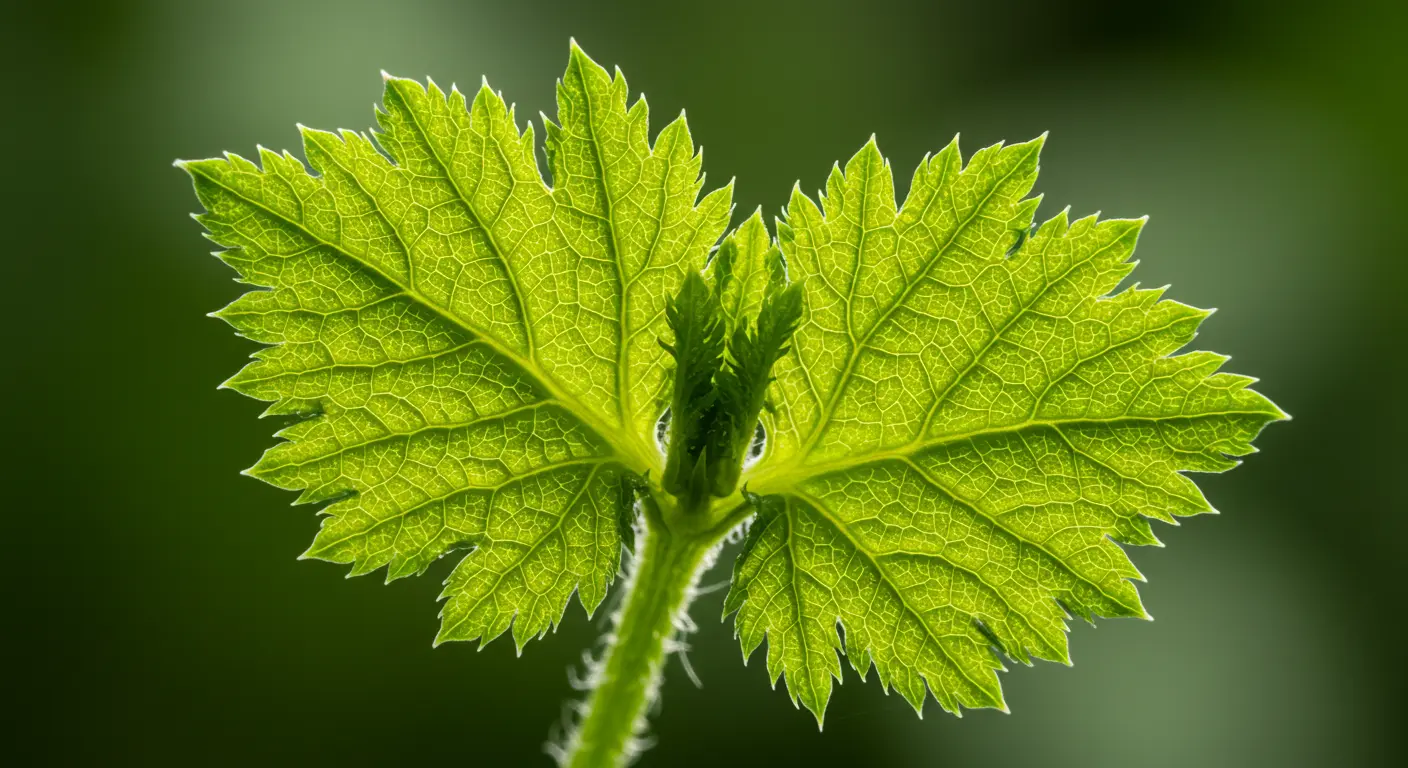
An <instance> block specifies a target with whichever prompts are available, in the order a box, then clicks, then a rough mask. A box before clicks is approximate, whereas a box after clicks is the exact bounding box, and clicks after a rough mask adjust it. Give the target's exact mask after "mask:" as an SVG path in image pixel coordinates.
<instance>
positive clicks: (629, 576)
mask: <svg viewBox="0 0 1408 768" xmlns="http://www.w3.org/2000/svg"><path fill="white" fill-rule="evenodd" d="M641 513H642V510H641V509H640V506H639V504H637V508H636V517H635V520H634V521H633V523H632V527H633V529H634V532H635V541H636V547H637V550H636V552H631V551H630V550H626V551H625V554H624V556H623V558H622V564H621V576H622V578H621V585H620V587H619V589H618V590H617V594H616V595H615V596H614V598H613V601H612V607H611V611H610V613H609V614H608V615H609V620H610V629H609V630H608V631H606V632H605V633H603V634H602V636H601V637H600V638H599V639H598V640H597V642H596V643H595V644H594V646H593V650H589V651H585V652H583V654H582V662H581V668H580V670H579V669H578V668H577V667H575V666H574V667H571V668H569V669H568V670H567V681H568V684H569V685H571V686H572V689H573V690H574V691H579V692H582V693H585V694H586V696H585V698H583V699H581V700H577V699H572V700H569V701H567V702H565V703H564V704H563V708H562V717H561V719H560V720H559V722H557V723H555V724H554V725H553V727H552V729H551V730H550V731H549V734H548V740H547V742H546V743H545V744H543V751H544V752H545V753H546V754H547V755H548V756H549V757H551V758H552V759H553V760H554V761H555V762H556V763H557V764H558V765H560V766H565V765H566V764H567V762H568V760H569V759H570V757H571V755H572V754H573V752H574V751H575V750H576V747H577V746H578V740H579V739H580V738H581V724H582V722H583V721H584V720H585V719H586V717H587V713H588V711H589V710H590V705H589V703H588V702H589V701H590V697H591V692H592V691H593V690H595V689H596V687H597V686H599V685H600V684H601V683H602V679H603V675H604V669H605V666H606V658H607V655H608V654H609V653H610V651H611V649H612V647H613V646H614V645H615V643H616V630H617V628H618V627H619V626H620V623H621V616H622V614H623V612H624V610H625V602H626V601H625V599H624V597H623V596H624V595H628V594H630V592H631V589H632V587H633V586H634V585H635V580H636V576H637V574H638V573H639V570H640V563H639V556H638V554H637V552H640V551H643V550H644V548H645V542H646V537H648V536H649V535H650V533H649V531H648V530H647V529H646V526H645V518H644V515H643V514H641ZM735 530H737V529H735ZM730 535H732V532H730ZM722 548H723V544H722V543H720V544H717V545H715V546H713V547H711V548H710V549H709V551H708V552H707V553H705V555H704V557H703V558H702V560H701V561H700V564H699V567H698V568H696V569H695V571H694V574H693V575H692V576H691V578H690V582H689V585H688V587H686V589H685V594H684V600H683V602H682V603H681V605H680V608H679V611H678V612H677V613H676V614H675V615H674V616H672V617H671V619H670V624H671V627H672V629H673V631H672V633H671V635H670V637H668V638H666V639H665V641H664V651H665V656H667V657H668V656H670V655H677V656H679V658H680V664H681V665H682V666H683V667H684V670H685V674H686V675H687V676H688V677H689V679H690V681H691V682H693V683H694V684H695V686H701V687H702V685H703V683H702V682H701V681H700V679H699V675H698V673H696V672H695V670H694V666H693V665H692V664H690V663H689V656H688V652H689V649H690V646H689V643H688V642H687V641H686V639H685V638H687V637H688V636H689V635H691V634H693V633H695V632H697V631H699V626H698V625H697V624H695V622H694V620H693V619H691V618H690V617H689V606H690V605H691V604H692V603H693V602H694V600H695V598H697V597H699V596H700V595H703V594H708V593H710V592H713V591H716V590H717V589H719V588H720V586H719V585H710V586H709V587H706V588H704V589H701V588H700V587H699V579H700V577H701V576H702V575H703V574H704V572H706V571H708V570H709V569H710V568H712V567H713V566H714V564H715V563H716V562H717V561H718V557H719V551H720V550H721V549H722ZM663 666H664V665H663V664H660V665H657V667H656V668H655V669H654V670H653V671H652V673H651V679H650V680H649V681H648V683H647V686H646V696H645V707H644V711H642V712H641V713H640V715H639V716H638V717H637V718H636V722H635V724H634V725H633V727H632V729H631V738H630V739H629V740H628V741H627V743H626V746H625V750H624V754H623V758H624V760H625V763H626V764H627V765H629V764H631V763H634V762H635V761H636V760H638V759H639V758H640V756H641V754H643V753H644V752H645V751H647V750H649V749H650V748H651V747H652V746H654V744H655V740H654V739H652V738H650V736H649V735H648V733H647V730H648V725H649V723H648V720H649V718H650V717H651V716H653V715H655V714H657V713H658V712H659V710H660V681H661V677H662V674H661V673H662V671H663Z"/></svg>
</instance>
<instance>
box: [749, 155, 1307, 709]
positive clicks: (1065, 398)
mask: <svg viewBox="0 0 1408 768" xmlns="http://www.w3.org/2000/svg"><path fill="white" fill-rule="evenodd" d="M1042 142H1043V139H1038V140H1036V141H1032V142H1028V143H1025V144H1016V145H1013V146H1002V145H998V146H993V147H989V148H987V149H984V150H982V151H980V152H978V153H977V154H976V155H974V156H973V157H972V158H971V159H970V160H969V162H968V164H967V166H966V167H965V166H963V164H962V161H961V158H960V156H959V150H958V144H957V141H956V140H955V142H954V143H952V144H950V145H949V146H948V147H947V148H946V149H944V150H943V151H942V152H939V153H938V154H937V155H935V156H933V157H926V158H925V159H924V161H923V162H922V163H921V164H920V166H919V168H918V170H917V171H916V173H915V175H914V180H913V183H912V185H911V188H910V192H909V195H908V197H907V198H906V200H905V201H904V203H903V204H902V205H901V206H899V207H898V208H897V207H896V203H895V198H894V187H893V179H892V177H891V173H890V167H889V163H888V162H887V161H886V160H885V159H884V158H883V157H882V156H881V154H880V152H879V150H878V148H877V147H876V145H875V142H874V140H873V139H872V140H871V142H870V143H868V144H867V145H866V146H865V147H864V148H863V149H861V151H860V152H859V153H857V154H856V156H855V157H854V158H852V159H851V161H850V162H849V163H847V165H846V169H845V171H844V172H843V171H842V170H841V169H840V168H839V167H837V168H836V169H835V170H833V172H832V173H831V176H830V178H829V179H828V182H827V188H826V191H825V193H824V194H823V195H821V196H820V201H819V204H818V203H814V202H813V201H812V200H811V199H809V198H807V197H806V196H805V195H803V194H802V193H801V192H800V191H798V190H795V189H794V191H793V194H792V198H791V201H790V203H789V205H788V207H787V211H786V217H785V220H784V221H783V222H780V223H779V239H780V242H781V247H782V250H783V253H784V254H785V256H786V263H787V269H788V273H789V276H790V278H791V279H792V280H793V281H794V282H797V283H800V284H801V285H802V286H803V290H804V291H805V293H806V313H805V317H804V318H803V320H802V323H801V326H800V328H799V329H798V330H797V332H796V334H795V335H794V336H793V338H792V346H793V352H792V354H789V355H787V356H786V357H784V358H782V360H780V361H779V362H778V364H777V366H776V369H775V371H774V373H775V375H776V377H777V381H776V383H775V385H774V386H773V388H772V391H771V396H772V398H773V399H774V401H775V403H776V408H775V413H774V414H764V420H765V426H766V428H767V432H768V445H767V451H766V454H765V456H764V457H763V459H762V461H761V462H760V463H759V464H758V465H756V466H755V467H753V468H752V469H751V471H749V472H748V473H746V474H745V476H744V482H745V483H746V484H747V487H748V488H749V490H750V491H751V492H753V493H755V494H757V495H756V496H753V497H751V498H752V499H753V501H752V503H753V505H754V507H755V509H756V510H757V517H756V519H755V521H754V523H753V525H752V528H751V530H750V532H749V535H748V538H747V542H746V545H745V548H744V551H743V553H742V554H741V555H740V557H739V560H738V562H737V564H736V566H735V571H734V578H733V586H732V590H731V591H730V594H729V597H728V600H727V603H726V606H725V609H726V615H727V613H729V612H733V611H737V618H736V626H737V631H738V634H739V637H740V639H741V642H742V645H743V650H744V653H745V657H746V656H747V655H749V654H751V653H752V651H753V650H754V649H756V648H757V646H758V645H759V644H760V643H761V642H762V641H763V639H764V638H765V637H766V638H767V639H768V643H769V644H768V652H767V656H768V669H769V671H770V674H771V675H772V678H773V680H774V682H775V681H776V680H777V677H778V676H779V675H783V674H785V675H786V679H787V686H788V690H789V692H790V695H791V696H792V699H793V701H794V702H796V701H800V702H801V703H802V704H803V705H805V706H806V707H807V708H808V709H810V710H811V711H812V712H813V713H815V715H816V717H817V721H818V723H820V722H821V720H822V716H823V713H824V712H825V708H826V703H827V701H828V699H829V698H830V694H831V685H832V680H833V679H837V680H839V679H840V676H841V669H840V666H839V663H838V660H837V650H838V649H839V648H841V647H842V645H843V643H842V640H841V636H838V626H839V628H840V629H841V630H842V631H843V632H844V649H845V653H846V655H847V656H848V657H849V658H850V660H851V663H852V665H853V666H854V667H855V668H856V669H857V670H858V671H860V672H861V673H862V675H864V673H865V672H866V670H867V669H868V668H869V667H870V666H872V665H873V666H874V668H875V670H876V672H877V673H878V676H879V678H880V681H881V683H882V684H883V685H885V686H886V687H887V688H889V687H893V688H895V689H897V690H898V691H899V692H900V693H901V694H902V695H903V696H904V697H905V698H906V699H908V700H909V702H910V703H911V704H912V705H913V706H914V707H915V709H916V710H922V706H923V703H924V701H925V698H926V690H927V691H928V692H929V693H931V694H932V695H933V697H934V698H935V699H937V700H938V702H939V704H940V705H941V706H942V707H943V708H944V709H946V710H949V711H951V712H955V713H958V712H960V711H961V708H962V707H998V708H1003V709H1005V708H1006V705H1005V703H1004V701H1003V697H1002V691H1001V688H1000V686H999V682H998V678H997V674H996V673H997V671H998V670H1000V669H1001V668H1002V664H1001V662H1000V660H999V654H1001V655H1002V656H1006V657H1007V658H1009V659H1013V660H1016V661H1019V662H1022V663H1030V659H1031V658H1040V659H1048V660H1053V661H1060V662H1063V663H1069V658H1070V657H1069V655H1068V652H1067V646H1066V629H1067V627H1066V621H1067V619H1068V618H1070V616H1072V615H1074V616H1080V617H1083V618H1086V619H1088V620H1089V619H1093V618H1094V617H1096V616H1102V617H1114V616H1133V617H1146V616H1147V614H1146V613H1145V610H1144V607H1143V605H1142V604H1141V602H1140V599H1139V595H1138V594H1137V592H1136V590H1135V588H1134V586H1133V584H1132V583H1131V579H1139V578H1141V577H1140V575H1139V572H1138V571H1137V570H1136V569H1135V568H1134V566H1133V564H1131V562H1130V560H1129V558H1128V557H1127V556H1126V554H1125V552H1124V550H1123V549H1122V548H1121V547H1120V546H1118V545H1119V544H1126V545H1133V544H1139V545H1149V544H1157V543H1158V541H1157V539H1156V538H1155V537H1154V534H1153V532H1152V531H1151V529H1150V525H1149V519H1150V518H1153V519H1158V520H1162V521H1165V522H1168V523H1174V522H1175V518H1176V517H1179V516H1187V515H1195V514H1199V513H1203V512H1209V511H1211V507H1210V506H1209V505H1208V503H1207V501H1206V500H1205V499H1204V498H1203V496H1202V494H1201V493H1200V492H1199V490H1198V489H1197V487H1196V486H1195V485H1194V484H1193V483H1192V481H1190V480H1189V479H1187V478H1186V477H1184V476H1183V475H1182V474H1181V473H1182V472H1184V471H1199V472H1218V471H1223V470H1226V469H1229V468H1231V467H1233V466H1235V465H1236V462H1235V461H1234V460H1232V459H1231V458H1229V457H1235V456H1241V455H1244V454H1247V453H1250V452H1251V451H1252V450H1253V449H1252V447H1251V441H1252V439H1253V438H1254V437H1255V436H1256V435H1257V434H1258V432H1259V431H1260V430H1261V429H1262V427H1263V426H1265V425H1266V424H1267V423H1269V422H1271V421H1274V420H1277V419H1283V418H1286V416H1285V414H1283V413H1282V412H1281V411H1280V410H1279V409H1278V408H1277V407H1276V406H1275V405H1273V404H1272V403H1271V402H1270V401H1268V400H1267V399H1266V398H1264V397H1262V396H1261V395H1259V394H1257V393H1256V392H1253V391H1252V390H1250V389H1247V385H1248V384H1249V383H1251V381H1252V380H1251V379H1249V378H1246V377H1243V376H1236V375H1233V374H1228V373H1221V372H1219V371H1218V369H1219V368H1220V366H1221V365H1222V364H1223V362H1225V360H1226V358H1224V357H1222V356H1220V355H1215V354H1212V353H1208V352H1192V353H1188V354H1182V355H1174V354H1173V353H1174V352H1176V351H1177V350H1178V349H1180V348H1181V347H1183V346H1184V345H1185V344H1187V343H1188V342H1189V341H1191V340H1192V338H1193V336H1194V333H1195V331H1196V329H1197V327H1198V325H1199V324H1200V323H1201V322H1202V320H1203V319H1204V318H1205V317H1207V315H1208V314H1209V312H1207V311H1204V310H1199V309H1194V308H1192V307H1188V306H1185V305H1183V304H1179V303H1177V302H1173V301H1167V300H1162V299H1161V294H1162V291H1159V290H1143V289H1139V288H1138V287H1137V286H1136V287H1132V288H1128V289H1125V290H1122V291H1119V292H1118V293H1114V294H1113V295H1110V292H1111V291H1113V290H1114V289H1115V288H1116V287H1117V285H1118V284H1119V283H1120V282H1121V280H1123V279H1124V277H1125V276H1126V275H1128V274H1129V272H1130V270H1131V269H1132V268H1133V264H1132V263H1131V262H1130V261H1129V258H1130V255H1131V253H1132V252H1133V250H1134V245H1135V240H1136V239H1137V237H1138V235H1139V232H1140V229H1141V227H1142V226H1143V224H1144V221H1143V220H1120V219H1113V220H1104V221H1099V220H1097V219H1096V218H1095V217H1089V218H1084V219H1079V220H1077V221H1075V222H1073V223H1072V222H1069V221H1068V220H1067V216H1066V214H1065V213H1064V212H1063V213H1061V214H1059V215H1058V216H1056V217H1055V218H1053V219H1051V220H1050V221H1047V222H1046V223H1044V224H1042V225H1041V226H1040V228H1038V229H1037V230H1036V231H1035V233H1034V234H1031V235H1030V236H1028V233H1029V232H1030V230H1031V225H1032V216H1033V213H1034V212H1035V210H1036V207H1037V203H1038V199H1037V198H1029V197H1026V195H1027V193H1028V192H1029V190H1030V189H1031V187H1032V184H1033V182H1034V181H1035V179H1036V175H1037V159H1038V153H1039V150H1040V149H1041V146H1042Z"/></svg>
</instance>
